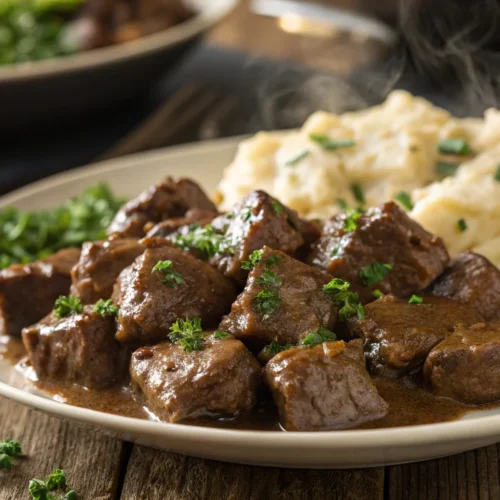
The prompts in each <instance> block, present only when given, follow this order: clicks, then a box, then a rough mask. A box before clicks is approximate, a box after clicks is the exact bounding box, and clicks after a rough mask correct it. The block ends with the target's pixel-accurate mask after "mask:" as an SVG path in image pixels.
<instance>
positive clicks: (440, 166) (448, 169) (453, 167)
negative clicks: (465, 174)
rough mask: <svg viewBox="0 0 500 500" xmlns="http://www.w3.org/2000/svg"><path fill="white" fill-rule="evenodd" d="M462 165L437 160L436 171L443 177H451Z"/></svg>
mask: <svg viewBox="0 0 500 500" xmlns="http://www.w3.org/2000/svg"><path fill="white" fill-rule="evenodd" d="M459 166H460V165H459V164H458V163H455V162H447V161H438V162H436V167H435V168H436V173H437V174H438V175H440V176H441V177H450V176H452V175H455V173H456V171H457V169H458V167H459Z"/></svg>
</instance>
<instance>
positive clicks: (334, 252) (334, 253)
mask: <svg viewBox="0 0 500 500" xmlns="http://www.w3.org/2000/svg"><path fill="white" fill-rule="evenodd" d="M339 252H340V248H339V247H334V248H333V250H332V251H331V254H330V255H331V256H332V257H335V256H337V255H338V253H339Z"/></svg>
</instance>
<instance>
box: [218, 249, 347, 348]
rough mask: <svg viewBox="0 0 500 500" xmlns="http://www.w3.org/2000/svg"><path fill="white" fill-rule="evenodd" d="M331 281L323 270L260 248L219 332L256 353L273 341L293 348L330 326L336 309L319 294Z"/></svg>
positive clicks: (280, 253)
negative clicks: (258, 254)
mask: <svg viewBox="0 0 500 500" xmlns="http://www.w3.org/2000/svg"><path fill="white" fill-rule="evenodd" d="M330 280H331V276H329V275H328V274H327V273H325V272H324V271H321V270H319V269H314V268H312V267H310V266H308V265H306V264H303V263H302V262H299V261H298V260H295V259H294V258H292V257H290V256H288V255H286V254H284V253H283V252H278V251H275V250H272V249H271V248H268V247H264V249H263V251H262V255H261V257H260V261H259V262H258V263H257V264H256V265H255V267H254V269H253V270H252V271H251V272H250V275H249V277H248V282H247V285H246V287H245V289H244V290H243V292H242V293H241V294H240V295H239V297H238V299H237V300H236V302H235V303H234V304H233V306H232V308H231V312H230V313H229V315H228V316H226V317H225V318H224V319H223V320H222V322H221V324H220V325H219V330H223V331H226V332H229V333H231V334H233V335H234V336H235V337H237V338H239V339H241V340H243V341H244V342H245V344H247V345H249V346H251V347H252V349H258V348H260V347H262V346H263V345H264V344H269V343H270V342H271V341H272V340H273V339H275V338H276V340H277V342H278V343H280V344H288V343H291V344H296V343H298V342H300V340H301V339H302V338H304V337H305V336H306V335H307V334H308V333H310V332H313V331H316V330H318V329H319V328H320V327H323V328H326V329H328V330H331V329H332V328H333V327H334V326H335V321H336V319H337V310H336V308H335V307H334V304H333V301H332V299H331V298H330V297H329V296H328V295H327V294H326V293H324V292H323V286H324V285H325V284H326V283H328V282H329V281H330Z"/></svg>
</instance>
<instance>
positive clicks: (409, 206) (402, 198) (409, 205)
mask: <svg viewBox="0 0 500 500" xmlns="http://www.w3.org/2000/svg"><path fill="white" fill-rule="evenodd" d="M394 199H395V200H397V201H399V203H401V205H403V207H404V208H406V210H408V211H410V210H413V201H412V199H411V195H410V193H407V192H406V191H401V192H400V193H398V194H397V195H396V196H395V197H394Z"/></svg>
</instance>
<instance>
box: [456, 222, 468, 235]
mask: <svg viewBox="0 0 500 500" xmlns="http://www.w3.org/2000/svg"><path fill="white" fill-rule="evenodd" d="M457 227H458V230H459V231H460V232H461V233H463V232H464V231H466V230H467V222H466V220H465V219H458V222H457Z"/></svg>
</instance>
